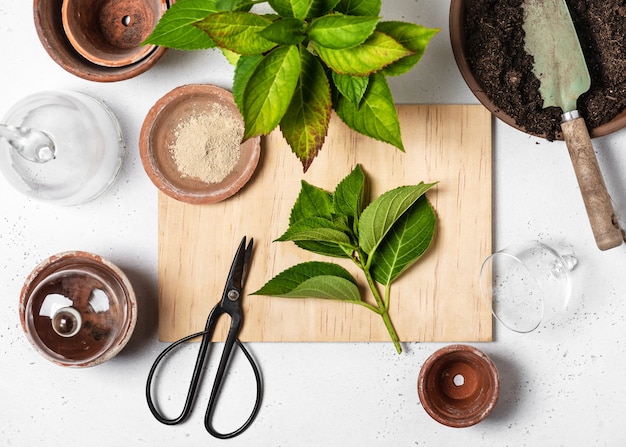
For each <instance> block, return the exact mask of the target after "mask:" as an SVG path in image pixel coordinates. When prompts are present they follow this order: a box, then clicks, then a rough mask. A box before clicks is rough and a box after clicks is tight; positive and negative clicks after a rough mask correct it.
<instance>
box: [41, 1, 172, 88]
mask: <svg viewBox="0 0 626 447" xmlns="http://www.w3.org/2000/svg"><path fill="white" fill-rule="evenodd" d="M169 3H170V4H171V3H174V2H173V1H170V2H169ZM62 5H63V0H34V6H33V13H34V20H35V28H36V30H37V35H38V36H39V40H40V41H41V44H42V45H43V47H44V49H45V50H46V52H47V53H48V55H49V56H50V57H51V58H52V60H54V61H55V62H56V63H57V64H59V65H60V66H61V67H62V68H63V69H65V70H66V71H68V72H69V73H72V74H73V75H75V76H78V77H80V78H83V79H87V80H89V81H96V82H114V81H121V80H124V79H129V78H132V77H134V76H137V75H139V74H141V73H144V72H145V71H146V70H148V69H150V68H152V67H153V66H154V64H156V63H157V61H158V60H159V59H160V58H161V57H162V56H163V54H164V53H165V51H166V48H164V47H156V48H153V49H152V51H150V52H149V53H148V54H147V55H145V57H143V58H141V59H139V60H137V61H136V62H133V63H130V64H126V65H123V66H119V67H109V66H104V65H100V64H97V63H94V62H92V61H90V60H88V59H86V58H85V57H84V56H82V55H81V54H80V53H79V52H78V51H77V50H76V49H75V48H74V46H73V45H72V43H71V42H70V40H69V38H68V36H67V35H66V33H65V29H64V27H63V18H62ZM120 20H121V19H120Z"/></svg>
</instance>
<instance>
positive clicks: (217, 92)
mask: <svg viewBox="0 0 626 447" xmlns="http://www.w3.org/2000/svg"><path fill="white" fill-rule="evenodd" d="M216 104H217V105H219V106H221V107H224V108H226V110H228V111H229V112H230V113H231V114H232V116H236V117H238V118H239V119H240V120H241V121H240V123H241V125H242V126H243V117H241V114H240V113H239V109H238V108H237V105H236V104H235V101H234V99H233V95H232V93H230V92H229V91H227V90H224V89H222V88H220V87H217V86H214V85H209V84H192V85H184V86H181V87H177V88H175V89H174V90H172V91H170V92H169V93H168V94H166V95H165V96H164V97H162V98H161V99H159V100H158V101H157V102H156V104H155V105H154V106H153V107H152V108H151V109H150V111H149V112H148V114H147V116H146V118H145V120H144V122H143V125H142V127H141V133H140V136H139V153H140V156H141V162H142V163H143V167H144V169H145V171H146V173H147V174H148V177H150V180H151V181H152V183H154V185H155V186H156V187H157V188H159V189H160V190H161V191H162V192H163V193H165V194H167V195H168V196H170V197H172V198H174V199H176V200H179V201H181V202H186V203H192V204H204V203H214V202H219V201H221V200H224V199H227V198H228V197H231V196H232V195H233V194H235V193H237V192H238V191H239V190H240V189H241V188H243V186H244V185H245V184H246V183H247V182H248V180H250V178H251V177H252V174H253V173H254V171H255V169H256V167H257V164H258V162H259V157H260V153H261V143H260V141H261V139H260V137H256V138H251V139H248V140H246V141H244V142H243V143H241V146H240V156H239V160H238V161H237V163H236V164H235V166H234V168H233V169H232V171H231V172H230V173H229V174H228V175H227V176H226V177H225V178H224V179H223V180H222V181H219V182H217V183H212V182H207V181H203V180H201V179H199V178H197V177H194V176H190V175H186V174H184V173H181V172H180V169H179V167H178V166H177V164H176V161H175V158H174V155H173V153H172V147H173V145H174V144H175V142H176V139H177V129H179V128H180V125H181V123H184V122H185V121H186V120H189V119H190V118H193V117H198V116H200V115H202V114H211V113H214V107H215V105H216Z"/></svg>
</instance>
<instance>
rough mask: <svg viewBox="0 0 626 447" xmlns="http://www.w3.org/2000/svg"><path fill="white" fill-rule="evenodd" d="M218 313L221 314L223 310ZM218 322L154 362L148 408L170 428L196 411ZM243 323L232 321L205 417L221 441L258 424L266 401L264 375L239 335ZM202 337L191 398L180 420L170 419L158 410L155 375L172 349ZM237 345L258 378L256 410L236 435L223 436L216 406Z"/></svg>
mask: <svg viewBox="0 0 626 447" xmlns="http://www.w3.org/2000/svg"><path fill="white" fill-rule="evenodd" d="M218 309H219V308H216V309H214V311H216V310H218ZM212 313H213V312H212ZM217 313H219V311H218V312H217ZM216 321H217V318H209V323H208V324H207V327H206V328H205V330H204V331H201V332H197V333H195V334H192V335H188V336H187V337H184V338H181V339H180V340H178V341H176V342H174V343H172V344H171V345H169V346H168V347H167V348H166V349H164V350H163V352H161V354H159V356H158V357H157V358H156V360H155V361H154V363H153V365H152V368H151V369H150V372H149V373H148V379H147V382H146V400H147V402H148V407H149V408H150V411H151V412H152V414H153V415H154V417H155V418H156V419H157V420H158V421H159V422H161V423H163V424H166V425H176V424H179V423H181V422H183V421H184V420H185V419H186V418H187V417H188V416H189V414H190V413H191V410H192V408H193V402H194V399H195V396H196V394H197V392H198V388H199V384H200V379H201V376H202V371H203V367H204V363H205V360H206V356H207V353H208V348H209V344H210V343H211V336H212V334H213V330H214V329H215V323H216ZM239 324H240V322H238V321H236V318H235V319H234V320H233V321H231V330H230V331H229V332H228V336H227V338H226V342H225V344H224V349H223V351H222V356H221V358H220V363H219V365H218V367H217V373H216V376H215V381H214V382H213V388H212V389H211V395H210V397H209V405H208V407H207V411H206V413H205V417H204V426H205V428H206V430H207V431H208V432H209V433H210V434H211V435H212V436H214V437H216V438H219V439H228V438H233V437H235V436H237V435H239V434H241V433H242V432H244V431H245V430H246V429H247V428H248V427H249V426H250V424H251V423H252V422H253V421H254V419H255V417H256V415H257V413H258V412H259V408H260V406H261V398H262V382H261V373H260V371H259V368H258V366H257V364H256V362H255V361H254V359H253V358H252V356H251V355H250V353H249V352H248V350H247V349H246V348H245V347H244V345H243V344H242V343H241V342H240V341H239V339H238V338H237V333H238V330H237V328H238V325H239ZM200 336H201V337H202V341H201V342H200V348H199V352H198V356H197V358H196V364H195V366H194V370H193V375H192V378H191V382H190V384H189V390H188V391H187V397H186V399H185V404H184V406H183V410H182V412H181V413H180V415H179V416H178V417H175V418H171V419H170V418H167V417H165V416H163V414H161V413H160V412H159V410H158V408H157V407H156V405H155V403H154V401H153V399H152V380H153V378H154V374H155V372H156V370H157V368H158V365H159V363H160V362H161V361H162V360H163V359H164V358H165V357H166V356H167V355H168V354H169V353H170V352H171V351H172V350H174V349H176V348H177V347H178V346H180V345H181V344H183V343H186V342H188V341H190V340H192V339H194V338H196V337H200ZM235 344H236V345H237V346H239V348H240V349H241V350H242V351H243V353H244V355H245V356H246V359H247V360H248V362H249V363H250V365H251V366H252V371H253V372H254V378H255V381H256V398H255V402H254V407H253V409H252V413H251V414H250V416H249V417H248V419H247V420H246V422H245V423H244V424H243V425H242V426H241V427H239V428H238V429H237V430H234V431H233V432H230V433H220V432H218V431H217V430H215V429H214V428H213V425H212V418H213V414H214V411H215V406H216V404H217V400H218V396H219V394H220V391H221V388H222V384H223V382H224V375H225V372H226V368H227V366H228V362H229V360H230V354H231V352H232V351H233V348H234V345H235Z"/></svg>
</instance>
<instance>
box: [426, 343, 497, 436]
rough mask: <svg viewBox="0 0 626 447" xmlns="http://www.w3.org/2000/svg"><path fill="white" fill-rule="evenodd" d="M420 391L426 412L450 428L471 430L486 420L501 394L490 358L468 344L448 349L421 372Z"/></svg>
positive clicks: (427, 362)
mask: <svg viewBox="0 0 626 447" xmlns="http://www.w3.org/2000/svg"><path fill="white" fill-rule="evenodd" d="M417 391H418V395H419V399H420V401H421V403H422V406H423V407H424V410H426V412H427V413H428V414H429V415H430V416H431V417H432V418H433V419H434V420H436V421H437V422H439V423H441V424H444V425H447V426H449V427H469V426H471V425H475V424H477V423H479V422H480V421H482V420H483V419H485V418H486V417H487V416H488V415H489V414H490V413H491V411H492V410H493V408H494V407H495V405H496V402H497V400H498V395H499V394H500V379H499V376H498V370H497V369H496V366H495V365H494V364H493V362H492V361H491V359H489V357H487V356H486V355H485V354H484V353H483V352H481V351H480V350H478V349H476V348H474V347H472V346H468V345H450V346H446V347H444V348H442V349H440V350H438V351H436V352H435V353H434V354H432V355H431V356H430V357H429V358H428V359H427V360H426V362H425V363H424V365H423V366H422V369H421V370H420V373H419V377H418V381H417Z"/></svg>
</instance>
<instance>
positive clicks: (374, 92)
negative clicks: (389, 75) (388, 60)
mask: <svg viewBox="0 0 626 447" xmlns="http://www.w3.org/2000/svg"><path fill="white" fill-rule="evenodd" d="M335 110H336V112H337V115H338V116H339V117H340V118H341V119H342V121H343V122H344V123H346V124H347V125H348V127H350V128H351V129H353V130H356V131H357V132H359V133H361V134H363V135H367V136H369V137H371V138H374V139H376V140H379V141H383V142H385V143H389V144H391V145H393V146H395V147H397V148H398V149H400V150H401V151H404V145H403V144H402V136H401V133H400V121H399V119H398V113H397V111H396V107H395V104H394V102H393V96H392V94H391V90H390V89H389V86H388V85H387V80H386V79H385V77H384V76H383V75H382V74H380V73H377V74H374V75H372V76H370V81H369V85H368V87H367V90H366V92H365V95H364V96H363V99H362V100H361V104H359V105H358V106H357V105H355V104H354V102H352V101H350V100H349V99H347V98H346V97H340V98H339V99H338V101H337V105H336V107H335Z"/></svg>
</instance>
